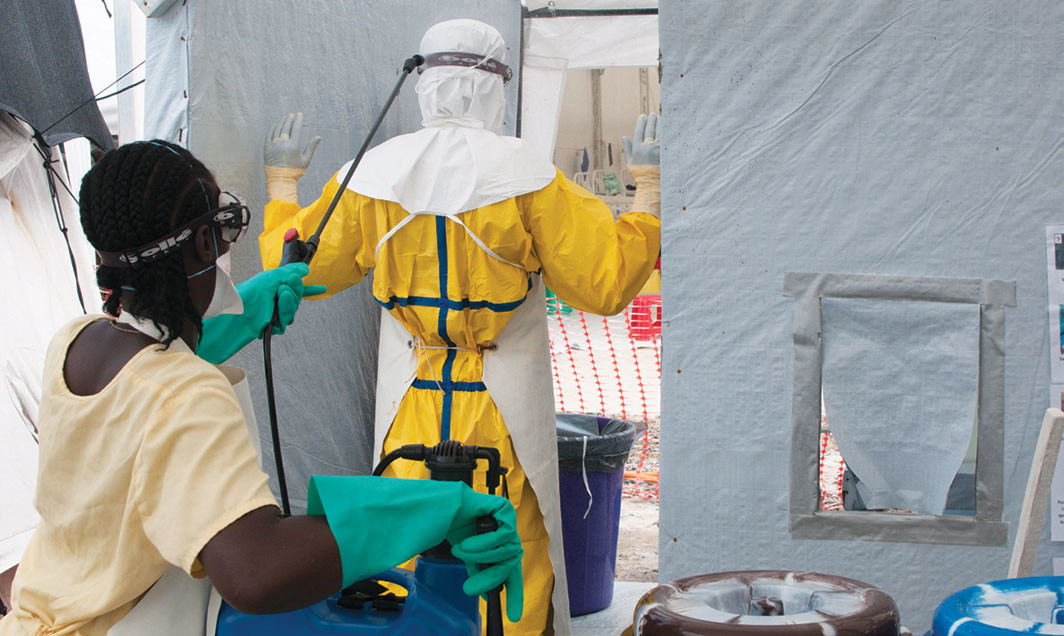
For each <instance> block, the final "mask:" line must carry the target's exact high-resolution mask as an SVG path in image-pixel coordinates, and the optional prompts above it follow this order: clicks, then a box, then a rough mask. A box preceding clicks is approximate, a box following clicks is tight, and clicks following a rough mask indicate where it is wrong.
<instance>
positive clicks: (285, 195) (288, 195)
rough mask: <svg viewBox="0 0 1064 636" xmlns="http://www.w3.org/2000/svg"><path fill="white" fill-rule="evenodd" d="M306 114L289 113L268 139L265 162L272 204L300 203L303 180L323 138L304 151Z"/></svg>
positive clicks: (317, 138)
mask: <svg viewBox="0 0 1064 636" xmlns="http://www.w3.org/2000/svg"><path fill="white" fill-rule="evenodd" d="M302 136H303V113H288V114H287V115H285V116H284V118H283V119H281V121H280V122H279V123H278V124H277V125H276V126H274V127H273V130H271V131H270V134H269V135H267V136H266V143H265V144H264V145H263V147H262V158H263V163H264V169H265V171H266V191H267V193H268V194H269V197H270V200H271V201H276V200H280V201H289V202H291V203H297V202H298V196H297V187H298V183H299V178H300V177H302V176H303V175H304V174H306V172H307V166H309V165H310V160H311V159H313V158H314V151H315V150H316V149H317V147H318V144H319V143H321V137H315V138H314V139H311V140H310V143H309V144H307V146H306V147H305V148H304V147H303V141H302Z"/></svg>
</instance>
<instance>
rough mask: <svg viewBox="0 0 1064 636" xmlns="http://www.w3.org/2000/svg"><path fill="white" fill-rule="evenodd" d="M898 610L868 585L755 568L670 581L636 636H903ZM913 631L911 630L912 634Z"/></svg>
mask: <svg viewBox="0 0 1064 636" xmlns="http://www.w3.org/2000/svg"><path fill="white" fill-rule="evenodd" d="M899 632H900V624H899V619H898V606H897V605H896V604H895V603H894V599H892V598H891V597H890V596H889V595H887V594H886V593H885V592H883V591H881V590H878V589H876V588H874V587H872V586H870V585H868V584H867V583H862V582H860V581H855V580H853V579H848V578H843V577H841V576H832V575H829V574H818V573H816V572H791V571H785V570H752V571H745V572H718V573H715V574H703V575H699V576H692V577H688V578H684V579H677V580H675V581H671V582H669V583H663V584H661V585H659V586H657V587H655V588H654V589H652V590H650V591H649V592H647V593H646V594H644V595H643V598H641V599H639V603H638V604H637V605H636V608H635V620H634V622H633V625H632V628H631V629H629V630H627V631H625V634H634V635H635V636H674V635H675V634H684V635H685V636H696V635H702V634H706V635H710V634H728V635H730V636H740V635H746V636H824V635H825V634H835V635H837V636H857V635H861V636H898V634H899ZM906 633H907V632H906Z"/></svg>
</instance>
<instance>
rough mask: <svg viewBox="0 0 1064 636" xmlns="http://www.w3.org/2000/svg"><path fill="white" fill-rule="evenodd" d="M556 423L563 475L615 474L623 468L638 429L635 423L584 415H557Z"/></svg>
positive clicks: (559, 461)
mask: <svg viewBox="0 0 1064 636" xmlns="http://www.w3.org/2000/svg"><path fill="white" fill-rule="evenodd" d="M555 420H556V422H557V426H558V466H559V468H561V470H562V471H564V472H567V473H580V472H584V471H585V470H586V471H587V472H591V473H612V472H614V471H616V470H620V469H622V468H624V462H625V461H627V459H628V451H630V450H631V449H632V443H633V442H634V441H635V434H636V428H637V427H636V425H635V424H634V423H633V422H629V421H627V420H618V419H610V418H607V417H600V416H598V415H586V414H584V413H557V414H556V416H555ZM585 437H586V438H587V449H586V452H585V448H584V438H585Z"/></svg>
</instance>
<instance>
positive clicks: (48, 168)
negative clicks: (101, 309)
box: [33, 136, 89, 314]
mask: <svg viewBox="0 0 1064 636" xmlns="http://www.w3.org/2000/svg"><path fill="white" fill-rule="evenodd" d="M38 137H39V136H38ZM43 143H44V141H43V140H41V139H39V138H38V140H37V143H35V144H33V147H34V148H35V149H36V150H37V153H38V154H40V155H41V159H43V160H44V168H45V174H47V175H48V192H49V194H51V196H52V213H53V214H55V222H56V225H58V226H59V232H60V233H61V234H62V235H63V241H65V242H66V248H67V254H68V255H69V256H70V268H71V269H72V270H73V272H74V289H75V290H76V291H77V292H78V303H79V304H80V305H81V312H82V313H84V314H87V313H89V311H88V310H87V309H86V308H85V297H84V296H83V295H82V293H81V281H79V280H78V263H77V260H76V259H75V258H74V248H73V247H71V245H70V232H69V230H68V229H67V225H66V219H65V218H63V206H62V205H61V204H60V203H59V191H58V190H56V187H55V181H56V178H59V182H60V183H62V184H63V187H64V188H65V189H66V191H67V192H70V188H67V186H66V183H64V182H63V179H62V178H60V177H59V173H57V172H56V171H55V168H53V167H52V158H51V157H50V156H48V155H46V154H45V152H44V150H43V149H42V148H41V145H40V144H43ZM73 196H74V195H73V194H71V197H73Z"/></svg>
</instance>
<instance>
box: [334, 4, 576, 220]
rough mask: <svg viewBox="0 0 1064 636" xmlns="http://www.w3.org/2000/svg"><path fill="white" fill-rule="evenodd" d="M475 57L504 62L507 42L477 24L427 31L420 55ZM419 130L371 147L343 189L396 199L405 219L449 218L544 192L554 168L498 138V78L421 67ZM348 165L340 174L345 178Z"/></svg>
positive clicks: (453, 23) (513, 141)
mask: <svg viewBox="0 0 1064 636" xmlns="http://www.w3.org/2000/svg"><path fill="white" fill-rule="evenodd" d="M418 52H419V53H420V54H421V55H423V56H426V57H427V56H429V55H431V54H433V53H444V52H462V53H473V54H476V55H482V56H486V57H490V58H493V59H495V60H498V61H499V62H505V61H506V43H505V42H503V39H502V36H500V35H499V32H498V31H496V30H495V29H494V28H493V27H491V26H489V25H487V24H485V23H483V22H478V21H477V20H448V21H446V22H440V23H438V24H436V25H434V26H432V27H431V28H429V30H428V31H426V32H425V35H424V37H423V38H422V39H421V46H420V47H419V51H418ZM416 90H417V94H418V103H419V104H420V105H421V116H422V124H423V125H424V126H425V127H424V128H423V129H421V130H419V131H418V132H415V133H411V134H408V135H400V136H398V137H394V138H392V139H390V140H388V141H386V142H384V143H382V144H381V145H379V146H377V147H376V148H373V149H371V150H370V151H369V152H367V153H366V155H365V156H364V157H363V159H362V163H360V164H359V166H358V169H357V170H355V174H354V176H353V177H352V178H351V181H350V183H349V184H348V186H347V187H348V188H350V189H351V190H353V191H355V192H358V193H359V194H362V195H364V196H368V197H371V198H374V199H381V200H385V201H394V202H396V203H398V204H399V205H401V206H402V207H403V209H404V210H406V211H407V212H410V213H411V214H422V213H430V214H437V215H446V216H450V215H454V214H458V213H459V212H465V211H467V210H473V209H476V208H480V207H484V206H486V205H491V204H492V203H498V202H499V201H504V200H506V199H509V198H511V197H515V196H518V195H521V194H526V193H528V192H534V191H536V190H539V189H542V188H543V187H545V186H546V185H547V184H549V183H550V182H551V181H552V180H554V177H555V168H554V165H553V164H551V162H550V161H548V160H547V159H546V158H545V157H543V156H541V155H540V154H539V153H538V152H537V151H536V150H535V149H533V148H532V147H531V146H529V145H528V144H526V143H525V142H524V141H522V140H521V139H518V138H515V137H502V136H499V135H498V134H497V131H498V129H499V126H500V125H501V124H502V117H503V112H504V110H505V108H506V98H505V94H504V88H503V79H502V77H501V76H500V75H498V74H496V73H491V72H488V71H485V70H482V69H478V68H471V67H461V66H436V67H432V68H428V69H425V71H424V73H422V75H421V77H420V78H419V79H418V83H417V88H416ZM350 165H351V164H350V162H349V163H347V164H346V165H345V166H344V167H343V168H341V169H340V171H339V173H338V174H339V175H343V174H346V173H347V170H348V168H349V167H350Z"/></svg>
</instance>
